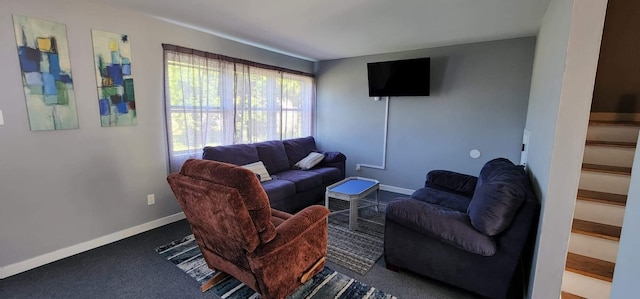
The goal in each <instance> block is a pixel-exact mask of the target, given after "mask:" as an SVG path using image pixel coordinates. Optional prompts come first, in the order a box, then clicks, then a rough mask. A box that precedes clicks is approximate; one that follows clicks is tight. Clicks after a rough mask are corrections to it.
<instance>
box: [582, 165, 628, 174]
mask: <svg viewBox="0 0 640 299" xmlns="http://www.w3.org/2000/svg"><path fill="white" fill-rule="evenodd" d="M582 170H583V171H591V172H601V173H611V174H620V175H631V167H621V166H609V165H598V164H588V163H582Z"/></svg>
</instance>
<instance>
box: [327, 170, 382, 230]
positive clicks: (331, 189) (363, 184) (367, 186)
mask: <svg viewBox="0 0 640 299" xmlns="http://www.w3.org/2000/svg"><path fill="white" fill-rule="evenodd" d="M379 190H380V182H378V181H377V180H374V179H368V178H362V177H348V178H346V179H344V180H342V181H339V182H337V183H335V184H333V185H331V186H327V190H326V192H325V196H324V206H325V207H326V208H327V209H328V208H329V198H335V199H340V200H345V201H348V202H349V209H347V210H340V211H334V212H331V214H335V213H340V212H346V211H349V230H355V229H356V228H358V208H365V207H370V206H373V205H375V207H376V211H378V209H379V208H378V192H379ZM374 191H375V192H376V198H375V204H374V203H372V204H369V205H362V206H360V207H358V201H361V200H366V197H367V195H369V194H371V193H373V192H374Z"/></svg>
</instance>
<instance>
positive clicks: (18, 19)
mask: <svg viewBox="0 0 640 299" xmlns="http://www.w3.org/2000/svg"><path fill="white" fill-rule="evenodd" d="M13 25H14V29H15V34H16V44H17V46H18V59H19V61H20V69H21V71H22V85H23V87H24V93H25V100H26V104H27V114H28V116H29V125H30V127H31V130H32V131H46V130H65V129H77V128H78V127H79V125H78V113H77V110H76V100H75V93H74V91H73V77H72V76H71V62H70V61H69V46H68V42H67V28H66V27H65V25H64V24H60V23H55V22H50V21H44V20H39V19H34V18H29V17H25V16H19V15H13Z"/></svg>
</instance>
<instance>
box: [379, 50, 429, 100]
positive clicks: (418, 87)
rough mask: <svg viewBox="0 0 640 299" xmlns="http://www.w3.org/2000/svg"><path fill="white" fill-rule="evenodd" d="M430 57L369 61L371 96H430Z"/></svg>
mask: <svg viewBox="0 0 640 299" xmlns="http://www.w3.org/2000/svg"><path fill="white" fill-rule="evenodd" d="M430 67H431V59H430V58H428V57H427V58H417V59H406V60H395V61H384V62H371V63H367V72H368V76H369V96H370V97H402V96H428V95H429V79H430Z"/></svg>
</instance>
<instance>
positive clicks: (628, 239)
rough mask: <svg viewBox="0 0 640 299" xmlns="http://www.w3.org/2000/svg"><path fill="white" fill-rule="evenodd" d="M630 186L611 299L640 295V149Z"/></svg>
mask: <svg viewBox="0 0 640 299" xmlns="http://www.w3.org/2000/svg"><path fill="white" fill-rule="evenodd" d="M632 169H633V172H632V173H631V185H629V194H628V195H627V206H626V207H625V210H624V222H623V223H622V234H621V235H620V244H619V246H618V258H617V259H616V271H614V273H613V284H612V286H611V298H634V297H636V296H637V295H638V293H640V284H639V283H638V278H639V277H640V255H638V252H640V238H638V231H639V230H640V201H638V198H640V147H637V148H636V154H635V157H634V158H633V167H632Z"/></svg>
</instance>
